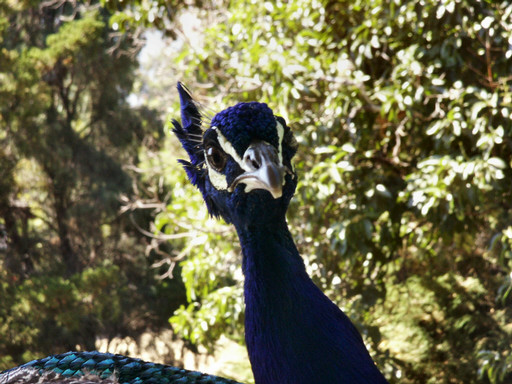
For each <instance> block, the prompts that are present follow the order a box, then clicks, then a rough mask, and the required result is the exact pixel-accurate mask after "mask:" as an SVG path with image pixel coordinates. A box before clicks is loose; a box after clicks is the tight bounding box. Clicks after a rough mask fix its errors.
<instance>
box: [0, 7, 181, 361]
mask: <svg viewBox="0 0 512 384" xmlns="http://www.w3.org/2000/svg"><path fill="white" fill-rule="evenodd" d="M108 20H109V14H108V13H107V12H106V11H105V10H104V9H102V8H100V7H99V6H98V5H92V4H90V3H84V4H83V3H76V2H69V3H68V2H57V1H56V2H51V1H50V2H44V3H41V4H39V2H21V3H16V4H14V3H5V2H4V3H2V6H1V9H0V21H1V22H0V43H1V55H2V60H1V64H0V66H1V68H0V76H1V79H2V81H1V82H0V124H1V131H0V140H1V141H2V146H1V148H2V151H1V152H0V167H1V168H0V174H1V176H2V181H1V183H2V186H3V187H4V188H2V190H1V192H0V225H1V226H2V227H3V228H5V232H6V239H7V240H6V247H4V249H2V250H1V251H0V252H1V253H0V256H1V261H2V262H1V263H0V276H1V281H2V282H1V283H0V292H1V293H0V295H1V296H2V301H1V303H0V319H1V320H0V323H1V324H2V325H1V326H0V327H1V336H0V367H1V368H7V367H9V366H10V365H11V364H13V363H16V362H22V361H26V360H27V359H29V358H31V357H34V356H40V355H41V354H49V353H51V352H57V351H59V352H61V351H62V349H63V348H64V349H75V348H76V346H77V345H78V346H81V347H82V348H84V349H85V348H87V349H94V348H95V345H94V342H95V339H96V337H97V336H98V335H104V336H110V337H112V336H115V335H118V334H123V333H127V332H128V330H130V332H131V333H132V334H133V333H134V332H138V331H140V330H143V329H146V327H149V326H151V325H153V326H155V327H157V326H161V325H162V321H161V320H159V319H160V317H159V316H161V313H162V311H164V310H163V308H162V309H158V305H159V303H160V302H159V300H160V295H161V294H162V292H166V293H170V295H171V297H172V295H173V293H172V292H175V293H174V295H175V297H176V298H177V300H178V301H179V300H180V297H182V296H183V294H182V293H180V292H182V289H181V288H180V283H179V281H176V282H175V283H173V284H167V283H158V281H156V280H155V276H154V272H153V270H152V269H151V268H150V265H151V261H150V260H149V259H147V258H146V256H145V250H146V246H147V244H146V242H145V240H144V236H143V235H142V234H141V233H140V232H139V231H138V230H137V228H136V227H135V226H134V225H133V223H132V220H131V219H130V217H132V219H133V220H134V221H136V222H139V225H141V226H142V227H145V226H147V225H148V223H149V221H150V220H151V217H150V215H149V214H148V213H147V212H141V211H132V212H131V213H130V212H125V214H120V211H121V208H122V203H121V201H122V200H123V199H124V200H126V199H129V198H131V196H133V195H135V194H136V193H141V194H144V193H146V192H145V190H144V189H143V188H144V187H145V186H146V184H147V183H146V181H145V180H144V179H143V177H142V176H141V175H139V174H137V173H136V172H132V171H131V170H130V169H133V165H134V164H137V163H138V162H139V160H140V154H142V155H144V153H146V151H150V150H154V149H156V148H158V143H159V138H160V137H161V130H160V123H159V119H158V118H157V116H156V115H155V113H154V112H153V111H151V110H148V109H146V108H143V107H141V108H133V107H131V106H130V105H129V104H128V102H127V97H128V95H129V94H130V92H131V89H132V85H133V81H134V71H135V68H136V64H137V63H136V60H135V54H136V52H137V49H138V48H137V45H136V44H135V41H134V40H133V34H130V33H126V34H123V35H120V34H116V33H114V32H113V31H112V30H110V29H109V27H108ZM141 143H143V144H144V145H145V149H144V150H141ZM161 192H162V193H164V194H165V193H166V192H165V191H161ZM128 283H130V284H128ZM169 286H170V288H169ZM135 303H137V304H135ZM173 305H176V304H173V301H172V298H171V302H170V304H168V305H166V306H165V308H166V309H167V308H169V307H171V308H172V306H173ZM146 310H147V313H145V312H146ZM171 311H172V310H171ZM164 316H165V315H164ZM139 319H145V320H140V321H139ZM144 323H147V324H144ZM159 324H160V325H159Z"/></svg>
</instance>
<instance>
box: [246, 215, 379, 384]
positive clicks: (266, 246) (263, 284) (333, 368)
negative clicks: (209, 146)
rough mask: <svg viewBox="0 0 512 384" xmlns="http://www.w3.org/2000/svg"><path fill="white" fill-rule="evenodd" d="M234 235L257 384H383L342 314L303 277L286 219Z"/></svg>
mask: <svg viewBox="0 0 512 384" xmlns="http://www.w3.org/2000/svg"><path fill="white" fill-rule="evenodd" d="M237 232H238V236H239V237H240V243H241V245H242V252H243V264H242V267H243V272H244V275H245V289H244V295H245V304H246V312H245V329H246V331H245V332H246V335H245V338H246V342H247V349H248V352H249V358H250V360H251V365H252V369H253V373H254V378H255V381H256V384H276V383H280V384H287V383H289V384H302V383H304V384H306V383H307V384H315V383H318V384H325V383H385V382H386V381H385V379H384V378H383V377H382V375H381V373H380V372H379V371H378V369H377V368H376V366H375V364H374V363H373V361H372V359H371V357H370V356H369V354H368V352H367V350H366V348H365V346H364V344H363V341H362V339H361V336H360V335H359V333H358V331H357V330H356V329H355V327H354V326H353V325H352V323H351V322H350V320H349V319H348V317H347V316H345V314H344V313H343V312H342V311H341V310H340V309H339V308H338V307H337V306H336V305H335V304H334V303H333V302H332V301H331V300H329V299H328V298H327V297H326V296H325V295H324V294H323V293H322V292H321V291H320V290H319V289H318V288H317V287H316V286H315V284H314V283H313V281H312V280H311V279H310V277H309V276H308V274H307V273H306V270H305V267H304V262H303V260H302V258H301V257H300V255H299V253H298V251H297V248H296V247H295V244H294V242H293V239H292V237H291V234H290V232H289V231H288V227H287V224H286V221H285V219H284V218H283V219H282V220H281V221H279V222H277V223H273V224H270V225H269V224H267V225H256V226H254V227H251V226H248V227H247V226H245V227H240V226H237Z"/></svg>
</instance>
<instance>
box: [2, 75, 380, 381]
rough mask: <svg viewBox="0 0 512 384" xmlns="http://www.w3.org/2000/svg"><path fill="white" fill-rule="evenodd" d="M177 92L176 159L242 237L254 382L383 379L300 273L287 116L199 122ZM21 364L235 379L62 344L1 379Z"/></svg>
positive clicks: (120, 375)
mask: <svg viewBox="0 0 512 384" xmlns="http://www.w3.org/2000/svg"><path fill="white" fill-rule="evenodd" d="M178 92H179V95H180V102H181V121H182V123H181V124H180V123H178V122H177V121H173V124H174V133H175V134H176V136H177V137H178V139H179V140H180V142H181V144H182V146H183V148H184V149H185V150H186V152H187V153H188V156H189V160H186V161H185V160H180V162H181V163H182V165H183V167H184V169H185V171H186V172H187V175H188V178H189V179H190V181H191V182H192V184H194V185H195V186H196V187H197V188H198V189H199V191H200V192H201V193H202V195H203V198H204V201H205V203H206V206H207V208H208V211H209V213H210V214H211V215H212V216H214V217H222V218H223V219H224V220H225V221H226V222H228V223H232V224H233V225H234V227H235V229H236V231H237V234H238V237H239V239H240V243H241V247H242V270H243V273H244V275H245V283H244V298H245V306H246V309H245V338H246V344H247V350H248V352H249V358H250V361H251V366H252V370H253V374H254V378H255V382H256V384H315V383H316V384H329V383H347V384H355V383H372V384H380V383H386V380H385V378H384V376H383V375H382V374H381V372H380V371H379V370H378V368H377V367H376V365H375V363H374V362H373V360H372V358H371V357H370V355H369V353H368V351H367V349H366V347H365V345H364V343H363V340H362V338H361V335H360V334H359V332H358V331H357V329H356V328H355V326H354V325H353V324H352V323H351V321H350V320H349V318H348V317H347V316H346V315H345V314H344V313H343V312H342V311H341V310H340V309H339V308H338V307H337V306H336V305H335V304H334V303H333V302H332V301H331V300H330V299H328V298H327V296H325V295H324V294H323V293H322V291H321V290H320V289H319V288H318V287H317V286H316V285H315V284H314V283H313V281H312V280H311V278H310V277H309V276H308V274H307V272H306V269H305V266H304V262H303V260H302V258H301V256H300V255H299V252H298V251H297V248H296V246H295V244H294V242H293V239H292V237H291V234H290V232H289V230H288V225H287V222H286V218H285V215H286V211H287V208H288V204H289V202H290V200H291V198H292V196H293V194H294V192H295V188H296V186H297V175H296V173H295V170H294V168H293V165H292V158H293V156H294V155H295V152H296V150H297V145H296V142H295V139H294V136H293V134H292V132H291V130H290V128H289V127H288V126H287V125H286V122H285V120H284V119H283V118H282V117H279V116H275V115H274V114H273V112H272V110H271V109H270V108H269V107H268V106H267V105H266V104H263V103H257V102H251V103H239V104H237V105H235V106H233V107H229V108H227V109H226V110H224V111H222V112H220V113H218V114H217V115H215V116H214V118H213V119H212V120H211V123H210V126H209V127H207V129H206V130H203V127H202V116H201V114H200V112H199V109H198V107H197V104H196V102H195V101H194V100H193V99H192V97H191V95H190V93H189V92H188V90H187V89H186V88H185V87H184V86H183V85H182V84H181V83H178ZM89 361H92V362H90V363H89ZM96 361H98V364H96V363H95V362H96ZM86 362H87V364H89V365H86ZM146 366H147V367H149V368H148V369H144V370H143V369H142V367H146ZM103 367H105V368H103ZM28 369H30V370H32V372H34V371H36V372H37V374H41V373H44V372H46V371H57V372H58V373H60V374H61V375H62V376H71V377H73V376H77V375H81V374H83V373H84V372H89V375H88V378H87V379H90V377H91V375H92V374H95V375H99V376H100V377H108V376H109V375H111V376H110V377H111V378H112V379H114V380H117V381H118V382H120V383H125V382H126V383H143V382H144V383H146V382H148V383H152V382H155V383H157V382H158V383H234V382H233V381H230V380H226V379H222V378H217V377H213V376H208V375H201V374H199V373H197V372H190V371H185V370H182V369H178V368H174V367H169V366H164V365H159V364H153V363H145V362H142V361H140V360H137V359H130V358H127V357H124V356H118V355H110V354H102V353H98V352H86V353H84V352H70V353H68V354H64V355H58V356H50V357H48V358H46V359H42V360H37V361H34V362H30V363H27V364H25V365H24V366H21V367H17V368H14V369H12V370H10V371H6V372H4V373H3V374H2V375H0V384H6V383H13V382H23V381H12V380H11V379H12V378H13V377H15V374H16V372H18V373H19V376H22V375H21V373H20V370H21V371H23V370H28ZM172 375H177V376H172ZM180 375H181V376H180ZM96 377H97V376H96ZM175 377H177V378H175ZM173 380H174V381H173ZM201 380H202V381H201ZM208 380H210V381H208ZM91 382H93V381H91Z"/></svg>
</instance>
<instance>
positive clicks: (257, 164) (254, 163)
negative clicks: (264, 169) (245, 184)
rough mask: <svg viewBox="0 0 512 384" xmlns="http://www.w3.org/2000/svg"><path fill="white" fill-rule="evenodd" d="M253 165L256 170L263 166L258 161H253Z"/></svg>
mask: <svg viewBox="0 0 512 384" xmlns="http://www.w3.org/2000/svg"><path fill="white" fill-rule="evenodd" d="M251 164H252V166H253V167H254V168H255V169H259V168H260V167H261V164H260V163H259V162H258V161H257V160H256V159H251Z"/></svg>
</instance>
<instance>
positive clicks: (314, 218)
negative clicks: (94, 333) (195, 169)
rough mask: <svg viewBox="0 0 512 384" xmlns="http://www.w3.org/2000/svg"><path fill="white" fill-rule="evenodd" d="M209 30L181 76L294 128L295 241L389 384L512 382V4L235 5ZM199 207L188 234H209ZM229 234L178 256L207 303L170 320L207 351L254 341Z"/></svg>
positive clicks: (183, 57)
mask: <svg viewBox="0 0 512 384" xmlns="http://www.w3.org/2000/svg"><path fill="white" fill-rule="evenodd" d="M187 12H191V11H190V10H188V11H187ZM194 15H195V16H196V17H197V18H198V19H199V23H198V26H196V29H197V28H199V30H200V31H201V33H202V35H201V36H202V38H203V40H197V41H195V42H194V44H191V45H189V44H181V45H177V46H178V47H180V49H179V50H178V52H176V53H175V54H174V56H172V55H171V58H170V60H169V61H170V62H173V63H174V64H173V65H174V67H173V69H174V71H175V73H174V76H177V75H181V78H182V80H183V81H185V82H186V83H187V84H188V85H189V88H191V89H193V90H195V91H197V93H198V94H199V97H200V98H201V97H202V98H203V100H204V99H205V94H206V95H210V99H209V100H210V101H211V102H212V101H213V102H215V100H219V99H221V98H222V103H221V104H218V105H215V108H217V109H221V108H223V107H224V106H226V105H229V104H232V103H235V102H238V101H243V100H259V101H266V102H268V103H269V104H270V106H271V107H272V108H273V109H274V111H276V113H277V114H280V115H283V116H284V117H285V118H286V119H287V121H288V122H289V123H290V124H291V126H292V129H293V130H294V132H295V133H296V135H297V136H298V139H299V142H300V144H301V145H300V148H301V149H299V154H298V158H297V161H296V166H297V170H298V172H299V174H300V179H301V183H300V185H299V188H298V191H297V197H296V199H295V201H294V202H293V203H292V207H291V208H290V211H289V221H290V225H291V227H292V230H293V232H294V235H295V238H296V239H297V241H298V245H299V248H300V250H301V253H302V255H303V256H304V257H305V259H306V263H307V265H308V268H309V271H310V273H311V274H312V276H313V278H314V279H315V281H316V282H317V283H318V284H319V285H320V286H321V287H322V289H323V290H324V291H326V292H327V293H328V294H329V296H330V297H331V298H333V299H334V300H335V301H337V302H338V303H339V304H340V306H342V308H343V309H344V310H345V311H346V312H347V314H348V315H349V316H350V317H351V318H352V319H353V321H354V322H355V323H356V324H357V326H358V327H359V328H360V330H361V331H362V333H363V335H364V337H365V339H366V341H367V343H368V345H369V346H370V348H371V350H372V353H373V355H374V356H375V358H376V360H377V361H378V364H379V366H381V367H383V369H384V370H385V372H386V375H387V376H388V378H389V379H390V381H391V382H398V381H400V382H403V383H413V382H414V383H422V382H432V383H433V382H436V383H438V382H440V383H442V382H446V383H447V382H456V383H463V382H490V383H500V382H507V381H509V380H510V378H511V376H512V367H511V355H510V340H511V337H512V334H511V323H512V318H511V316H512V313H511V301H510V298H511V295H510V292H511V290H512V288H511V283H510V281H511V280H510V276H511V272H512V264H511V253H510V249H511V248H510V220H511V205H510V202H511V201H512V196H511V193H512V190H511V189H510V180H511V177H512V173H511V166H512V154H511V148H512V146H511V145H512V142H511V137H512V123H511V120H510V115H511V102H512V98H511V96H512V94H511V89H510V85H511V77H510V73H512V72H511V70H512V54H511V52H512V51H511V50H510V44H511V41H512V6H510V4H509V3H508V2H505V1H501V2H491V1H482V2H474V1H469V0H447V1H442V2H438V1H433V0H426V1H421V2H410V1H401V0H380V1H373V2H367V1H363V0H359V1H352V2H347V1H330V2H322V1H304V0H295V1H289V2H281V1H275V2H271V1H266V2H258V1H251V2H245V1H231V2H226V3H225V4H223V5H222V6H221V7H220V8H219V9H218V10H216V11H213V10H210V11H209V12H206V11H205V10H204V9H199V10H197V11H195V13H194ZM247 15H251V17H247ZM187 20H188V19H187ZM201 28H202V29H201ZM196 33H197V31H196ZM176 71H177V72H178V74H176ZM195 83H197V86H196V85H195ZM204 88H207V89H206V91H200V89H204ZM176 115H177V112H174V115H173V117H176ZM172 160H174V159H172ZM193 193H194V192H192V191H189V190H187V192H186V194H185V195H182V196H179V195H175V196H173V199H172V201H173V204H170V205H169V207H168V210H167V212H166V213H162V215H161V217H159V219H158V222H162V220H163V219H162V217H167V219H166V220H167V221H166V220H164V222H166V223H171V222H173V220H174V217H175V215H177V212H180V211H179V210H178V211H176V210H175V208H176V207H175V205H174V204H178V205H180V204H182V205H184V204H187V202H189V201H190V199H196V197H191V196H193ZM196 194H197V193H196ZM199 205H200V204H199V203H197V202H196V201H195V200H194V203H193V204H192V205H191V206H189V207H188V210H187V215H188V216H189V217H191V219H190V222H189V225H190V226H193V227H196V228H201V227H203V226H204V227H203V228H202V229H204V230H205V231H207V230H208V229H209V228H210V227H209V225H210V224H207V223H209V222H207V221H205V220H202V219H200V217H203V216H204V210H203V208H200V209H201V211H200V212H201V213H200V214H199V215H197V214H194V213H193V212H191V211H190V210H195V208H194V207H196V206H199ZM198 209H199V208H198ZM198 216H199V218H198ZM181 220H183V219H181ZM157 226H158V224H157ZM159 228H162V229H163V230H164V231H166V233H168V234H172V233H175V232H174V231H177V230H178V229H177V228H173V227H172V226H168V225H167V226H162V225H160V226H159ZM221 228H222V227H221ZM217 237H218V236H216V235H213V236H209V238H208V242H207V243H206V244H203V243H201V245H199V244H194V245H193V246H190V245H189V248H187V242H183V243H181V246H178V247H181V248H182V249H183V252H184V253H183V254H182V255H181V256H184V255H185V254H186V255H187V259H186V260H184V261H183V262H182V263H181V265H182V267H183V270H184V272H185V274H184V281H185V284H186V287H187V291H188V292H189V295H188V298H189V300H190V304H189V306H188V307H183V308H182V309H181V310H180V311H178V312H177V313H176V314H175V316H174V317H173V318H172V319H171V322H172V323H173V324H175V325H176V326H177V327H178V329H180V330H181V331H182V334H183V335H184V336H185V337H188V338H189V339H190V340H191V341H192V342H194V343H201V344H207V345H211V343H212V342H213V341H214V340H215V339H216V338H217V337H218V335H219V334H220V333H221V332H222V329H224V330H225V332H228V333H233V332H234V333H235V335H236V337H237V338H239V332H240V331H239V330H238V329H235V330H234V329H233V326H234V325H237V324H238V322H235V323H234V322H233V321H232V320H233V319H232V314H233V313H235V314H236V316H235V319H239V318H240V316H241V314H239V308H240V307H241V306H242V301H241V296H240V289H239V287H240V279H241V277H240V272H239V270H238V269H234V268H231V267H229V268H224V269H223V268H222V267H219V265H218V262H219V261H218V260H219V258H220V257H222V258H224V257H226V258H229V259H228V260H223V263H225V264H224V265H228V266H232V265H234V264H235V263H237V262H239V256H238V255H237V253H234V252H226V240H225V239H224V238H223V239H218V238H217ZM228 238H229V240H230V241H231V240H232V235H230V236H229V237H228ZM173 244H180V243H173ZM207 250H208V252H207ZM206 252H207V253H208V257H206V258H205V257H204V254H205V253H206ZM222 255H224V256H222ZM230 274H231V278H230ZM212 277H215V278H214V279H213V278H212ZM225 284H227V285H225ZM226 286H227V287H228V288H227V289H226ZM235 288H236V289H235ZM232 294H236V295H238V296H237V297H236V298H234V299H233V298H232V297H228V295H232ZM223 295H224V296H225V298H224V299H222V300H221V299H220V297H222V296H223ZM219 302H220V303H228V305H227V306H225V307H222V306H220V307H219ZM211 308H216V310H217V311H218V310H219V308H222V310H221V312H222V311H225V312H224V314H222V313H217V312H215V314H210V312H209V311H210V310H211ZM237 326H240V325H237ZM212 329H213V331H212Z"/></svg>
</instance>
